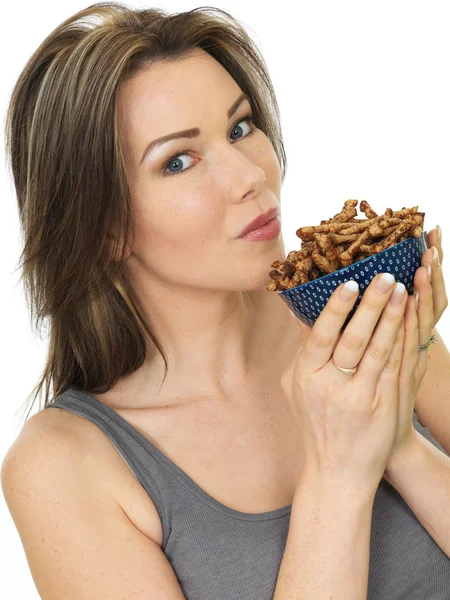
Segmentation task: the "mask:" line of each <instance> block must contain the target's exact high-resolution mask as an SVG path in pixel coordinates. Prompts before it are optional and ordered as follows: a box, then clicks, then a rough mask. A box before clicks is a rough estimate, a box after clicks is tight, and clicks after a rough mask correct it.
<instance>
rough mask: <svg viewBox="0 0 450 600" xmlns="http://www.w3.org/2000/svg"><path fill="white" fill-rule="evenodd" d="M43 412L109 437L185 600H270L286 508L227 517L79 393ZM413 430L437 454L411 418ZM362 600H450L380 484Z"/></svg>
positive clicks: (433, 551) (417, 536) (440, 575)
mask: <svg viewBox="0 0 450 600" xmlns="http://www.w3.org/2000/svg"><path fill="white" fill-rule="evenodd" d="M46 408H60V409H64V410H67V411H69V412H72V413H75V414H77V415H79V416H81V417H85V418H86V419H89V420H90V421H92V422H93V423H95V424H96V425H98V426H99V427H100V428H101V429H102V430H103V432H104V433H105V434H106V435H107V436H108V438H109V439H110V441H111V442H112V444H113V445H114V446H115V448H116V449H117V451H118V452H119V453H120V455H121V456H122V458H123V459H124V460H125V462H126V463H127V464H128V466H129V468H130V469H131V471H132V472H133V473H134V475H135V476H136V478H137V479H138V481H139V482H140V483H141V485H142V486H143V487H144V489H145V490H146V492H147V493H148V494H149V496H150V498H151V499H152V500H153V502H154V504H155V506H156V508H157V510H158V513H159V516H160V518H161V522H162V527H163V533H164V535H163V544H162V550H163V552H164V554H165V556H166V557H167V559H168V560H169V562H170V564H171V566H172V568H173V569H174V571H175V574H176V576H177V579H178V581H179V584H180V586H181V589H182V590H183V592H184V595H185V597H186V598H187V599H188V600H212V599H214V600H272V599H273V595H274V592H275V586H276V581H277V577H278V572H279V569H280V564H281V561H282V558H283V553H284V550H285V545H286V540H287V535H288V530H289V520H290V513H291V505H289V506H285V507H282V508H278V509H277V510H272V511H270V512H265V513H258V514H251V513H243V512H239V511H236V510H233V509H231V508H228V507H227V506H225V505H223V504H221V503H220V502H218V501H217V500H215V499H214V498H212V497H211V496H209V495H208V494H207V493H206V492H205V491H204V490H202V489H201V488H200V487H199V486H198V485H197V484H196V483H195V482H194V481H193V480H192V479H191V478H190V477H189V476H188V475H187V474H186V473H185V472H184V471H182V470H181V469H180V468H179V467H178V466H177V465H176V464H175V463H174V462H172V461H171V460H170V459H169V458H168V457H166V456H165V455H164V454H163V453H162V452H161V451H160V450H159V449H158V448H157V447H156V446H155V445H154V444H152V443H151V442H150V441H149V440H148V439H147V438H146V437H145V436H144V435H142V434H141V433H140V432H139V431H138V430H137V429H135V428H134V427H133V426H131V425H130V423H128V421H126V420H125V419H123V418H122V417H121V416H120V415H119V414H118V413H117V412H116V411H115V410H113V409H112V408H110V407H108V406H106V405H105V404H103V403H102V402H100V401H99V400H97V399H96V398H94V396H92V395H90V394H89V393H87V392H84V391H79V390H76V389H74V388H69V389H68V390H66V391H65V392H64V393H62V394H60V395H59V396H57V397H56V398H55V399H54V400H53V402H52V403H51V404H49V405H48V406H47V407H46ZM414 426H415V428H416V430H418V431H419V432H420V433H421V434H422V435H423V436H425V437H426V438H427V439H428V440H429V441H430V442H431V443H432V444H433V445H434V446H436V447H437V448H439V450H441V451H442V452H444V453H445V451H444V449H443V448H442V447H441V446H440V445H439V443H438V442H437V441H436V440H435V439H434V438H433V437H432V436H431V434H430V432H429V430H428V429H427V428H425V427H423V426H422V425H421V424H420V422H419V420H418V418H417V415H416V413H414ZM445 454H446V453H445ZM417 485H420V481H418V482H417ZM311 552H314V548H311ZM368 600H450V559H449V558H448V557H447V556H446V555H445V554H444V552H443V551H442V550H441V549H440V548H439V546H438V545H437V544H436V543H435V541H434V540H433V538H432V537H431V536H430V535H429V534H428V532H427V531H426V529H425V528H424V527H423V526H422V525H421V523H420V521H419V520H418V519H417V518H416V516H415V515H414V513H413V512H412V511H411V509H410V508H409V506H408V505H407V504H406V502H405V501H404V500H403V498H402V497H401V496H400V494H398V492H397V491H396V490H395V489H394V488H393V487H391V486H390V485H389V484H388V483H387V482H386V481H385V480H384V479H382V480H381V482H380V484H379V487H378V489H377V492H376V495H375V499H374V506H373V515H372V527H371V538H370V562H369V585H368Z"/></svg>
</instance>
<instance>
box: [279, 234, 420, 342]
mask: <svg viewBox="0 0 450 600" xmlns="http://www.w3.org/2000/svg"><path fill="white" fill-rule="evenodd" d="M426 239H427V238H426V232H422V235H421V236H420V237H418V238H413V237H411V238H408V239H406V240H403V242H400V243H399V244H395V246H391V247H390V248H388V249H387V250H383V252H378V254H373V255H372V256H369V257H368V258H364V259H363V260H360V261H358V262H356V263H354V264H352V265H349V266H348V267H342V269H339V270H338V271H334V273H329V274H328V275H324V276H323V277H319V278H318V279H314V280H313V281H309V282H308V283H303V284H302V285H298V286H297V287H295V288H292V289H290V290H283V291H280V292H278V294H279V295H280V297H281V298H282V300H284V301H285V302H286V304H287V305H288V306H289V308H290V310H291V311H292V312H293V313H294V315H295V316H296V317H298V318H299V319H300V321H303V323H305V324H306V325H309V326H310V327H312V326H313V325H314V323H315V321H316V319H317V318H318V316H319V315H320V313H321V311H322V310H323V309H324V307H325V305H326V303H327V302H328V299H329V298H330V296H331V294H332V293H333V292H334V290H335V289H336V288H337V287H338V286H339V285H341V284H342V283H344V282H345V281H350V280H351V279H353V280H354V281H356V282H357V283H358V285H359V289H360V292H359V295H358V298H357V300H356V301H355V304H354V306H353V308H352V310H351V311H350V313H349V315H348V316H347V319H346V321H345V323H344V325H343V326H342V329H341V333H342V331H344V329H345V328H346V327H347V325H348V323H349V321H350V319H351V318H352V317H353V315H354V314H355V311H356V309H357V308H358V306H359V303H360V302H361V299H362V296H363V294H364V290H365V289H366V288H367V287H368V286H369V284H370V282H371V281H372V279H373V278H374V277H375V276H376V275H378V273H391V274H392V275H393V276H394V277H395V280H396V281H401V282H402V283H403V284H404V285H405V287H406V290H407V292H408V294H409V295H411V294H413V293H414V275H415V272H416V271H417V269H418V268H419V267H421V266H422V256H423V254H424V253H425V251H426V250H427V242H426Z"/></svg>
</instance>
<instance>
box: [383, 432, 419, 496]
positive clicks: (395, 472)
mask: <svg viewBox="0 0 450 600" xmlns="http://www.w3.org/2000/svg"><path fill="white" fill-rule="evenodd" d="M422 440H423V436H421V435H420V434H419V433H418V432H417V431H416V430H415V429H412V431H411V434H410V436H409V437H408V439H407V440H406V441H405V442H404V443H403V444H402V446H401V448H400V449H399V450H398V451H397V452H395V453H394V454H392V455H391V456H390V457H389V460H388V462H387V464H386V468H385V471H384V475H383V477H384V479H386V481H387V482H388V483H389V484H390V485H392V486H393V487H395V482H396V481H397V480H398V479H399V476H400V475H402V474H403V473H405V471H407V470H408V469H409V468H411V467H412V466H413V465H414V464H415V463H416V461H417V458H418V456H417V455H418V453H420V451H421V449H422Z"/></svg>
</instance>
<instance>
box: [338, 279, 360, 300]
mask: <svg viewBox="0 0 450 600" xmlns="http://www.w3.org/2000/svg"><path fill="white" fill-rule="evenodd" d="M356 290H359V285H358V284H357V282H356V281H354V280H353V279H352V280H350V281H347V283H346V284H345V285H344V286H343V287H342V289H341V293H340V294H339V297H340V299H341V300H343V301H344V302H347V301H348V300H351V299H352V298H353V297H354V295H355V292H356Z"/></svg>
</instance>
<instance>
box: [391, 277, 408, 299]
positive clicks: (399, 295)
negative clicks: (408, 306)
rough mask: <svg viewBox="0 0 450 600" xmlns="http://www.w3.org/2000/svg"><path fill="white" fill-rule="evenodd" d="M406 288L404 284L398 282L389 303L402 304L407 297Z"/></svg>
mask: <svg viewBox="0 0 450 600" xmlns="http://www.w3.org/2000/svg"><path fill="white" fill-rule="evenodd" d="M405 289H406V288H405V286H404V284H403V283H401V282H400V281H398V282H397V283H396V285H395V288H394V291H393V292H392V296H391V297H390V298H389V302H390V303H391V304H401V303H402V302H403V298H404V297H405Z"/></svg>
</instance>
